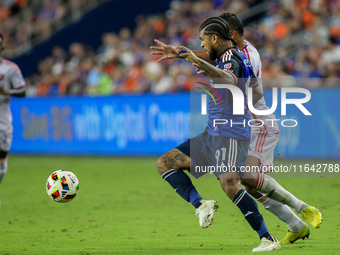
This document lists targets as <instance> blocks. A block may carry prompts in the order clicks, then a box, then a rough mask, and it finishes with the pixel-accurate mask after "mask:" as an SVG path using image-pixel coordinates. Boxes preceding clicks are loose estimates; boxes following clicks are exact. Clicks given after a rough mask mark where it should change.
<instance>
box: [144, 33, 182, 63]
mask: <svg viewBox="0 0 340 255" xmlns="http://www.w3.org/2000/svg"><path fill="white" fill-rule="evenodd" d="M154 41H155V43H157V44H158V45H159V46H151V47H150V49H152V50H155V51H152V52H151V55H161V56H162V57H161V58H160V59H158V60H157V62H161V61H162V60H165V59H173V58H178V57H179V55H178V54H177V51H176V48H175V47H174V46H172V45H166V44H164V43H162V42H161V41H159V40H157V39H155V40H154Z"/></svg>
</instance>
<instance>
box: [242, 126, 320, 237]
mask: <svg viewBox="0 0 340 255" xmlns="http://www.w3.org/2000/svg"><path fill="white" fill-rule="evenodd" d="M258 133H259V131H258V132H257V133H256V132H255V131H253V129H252V136H254V137H255V139H253V141H252V143H251V144H250V146H249V151H248V158H249V160H251V161H252V162H249V160H248V162H247V165H248V170H249V169H250V170H251V171H246V174H245V176H244V178H243V179H242V184H243V185H246V186H248V187H252V188H254V189H256V190H258V191H260V193H263V194H266V195H267V197H270V198H271V199H273V200H275V201H278V202H280V203H283V204H286V205H289V206H291V207H292V208H293V209H294V210H295V211H296V212H298V213H301V215H302V217H303V218H304V219H306V220H308V221H310V222H311V224H312V225H313V226H314V227H318V226H319V225H320V224H321V222H322V214H321V213H320V212H319V211H318V210H317V209H316V208H315V207H312V206H308V204H307V203H305V202H304V201H301V200H300V199H298V198H296V197H295V196H294V195H292V194H291V193H290V192H288V191H287V190H285V189H284V188H283V187H282V186H281V185H280V184H279V183H277V182H276V181H275V180H274V179H273V178H272V177H270V176H269V175H265V174H263V173H261V171H260V166H261V165H262V164H261V162H260V164H259V162H258V160H259V158H261V159H262V160H263V162H264V163H265V164H266V165H267V164H268V163H269V164H272V162H273V156H274V148H275V146H276V144H277V141H278V136H277V135H275V134H273V133H270V132H268V131H267V130H265V134H266V135H264V136H263V135H262V136H261V135H259V134H258ZM262 133H263V132H262ZM256 137H258V139H256ZM258 140H259V142H258ZM251 156H253V157H251ZM263 162H262V163H263ZM249 167H252V168H249ZM254 167H257V168H254ZM267 203H271V201H270V200H269V201H267ZM273 203H274V204H275V202H273ZM272 207H275V206H274V205H273V206H272ZM281 209H283V208H278V210H281ZM273 210H275V208H274V209H273ZM286 212H288V211H286ZM301 226H302V225H301V224H300V226H298V228H299V227H301ZM304 227H305V226H304ZM300 231H301V230H300ZM306 233H307V232H306V231H305V234H306Z"/></svg>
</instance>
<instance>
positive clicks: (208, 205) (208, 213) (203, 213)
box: [196, 200, 218, 228]
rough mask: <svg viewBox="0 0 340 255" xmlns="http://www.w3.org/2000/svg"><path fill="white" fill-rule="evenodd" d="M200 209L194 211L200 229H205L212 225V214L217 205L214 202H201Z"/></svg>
mask: <svg viewBox="0 0 340 255" xmlns="http://www.w3.org/2000/svg"><path fill="white" fill-rule="evenodd" d="M201 203H202V204H201V205H200V207H198V208H197V209H196V215H197V217H198V220H199V224H200V226H201V227H202V228H207V227H209V226H210V225H211V224H212V221H213V215H214V212H216V210H217V208H218V205H217V202H216V201H215V200H202V201H201Z"/></svg>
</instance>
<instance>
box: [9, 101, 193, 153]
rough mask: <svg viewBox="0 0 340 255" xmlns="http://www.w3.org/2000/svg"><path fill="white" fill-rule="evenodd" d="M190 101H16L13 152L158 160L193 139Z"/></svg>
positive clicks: (13, 105) (13, 104)
mask: <svg viewBox="0 0 340 255" xmlns="http://www.w3.org/2000/svg"><path fill="white" fill-rule="evenodd" d="M188 98H189V95H188V94H174V95H126V96H109V97H60V98H26V99H21V98H13V100H12V102H11V108H12V113H13V126H14V137H13V145H12V148H11V152H14V153H51V154H53V153H55V154H116V155H156V154H157V155H158V154H160V153H164V152H166V151H168V150H170V149H172V148H173V147H175V146H177V145H178V144H180V143H182V142H183V141H184V140H185V139H188V138H189V133H190V130H189V119H190V117H189V111H188V109H189V106H188V105H189V101H188Z"/></svg>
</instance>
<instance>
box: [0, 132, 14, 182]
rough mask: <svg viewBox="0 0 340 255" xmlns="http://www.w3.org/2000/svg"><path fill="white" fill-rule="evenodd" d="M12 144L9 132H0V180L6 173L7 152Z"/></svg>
mask: <svg viewBox="0 0 340 255" xmlns="http://www.w3.org/2000/svg"><path fill="white" fill-rule="evenodd" d="M11 144H12V133H11V132H9V133H8V132H0V182H1V181H2V180H3V178H4V176H5V174H6V173H7V166H8V164H7V154H8V152H9V149H10V147H11Z"/></svg>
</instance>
